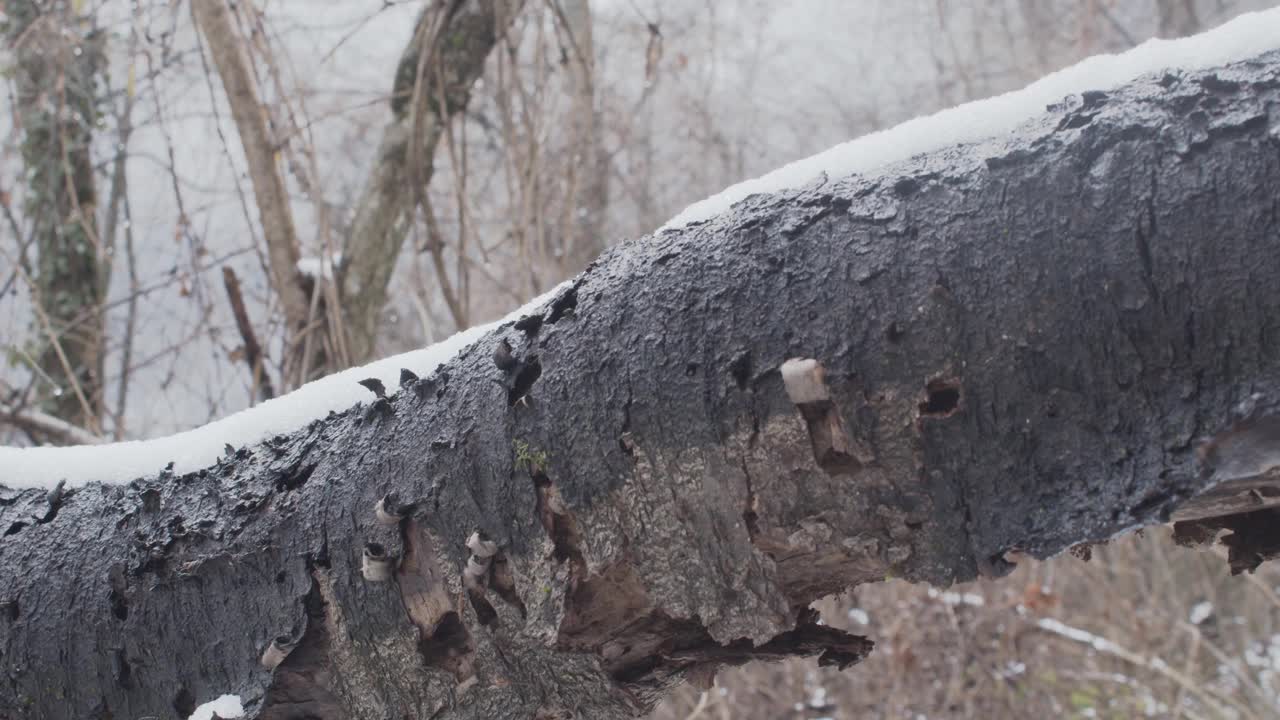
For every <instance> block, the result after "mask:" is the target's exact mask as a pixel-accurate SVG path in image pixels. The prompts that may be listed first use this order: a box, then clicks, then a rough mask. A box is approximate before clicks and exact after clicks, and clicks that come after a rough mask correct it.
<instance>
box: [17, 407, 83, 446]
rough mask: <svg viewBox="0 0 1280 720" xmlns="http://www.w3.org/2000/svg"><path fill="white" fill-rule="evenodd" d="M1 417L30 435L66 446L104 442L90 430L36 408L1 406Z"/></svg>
mask: <svg viewBox="0 0 1280 720" xmlns="http://www.w3.org/2000/svg"><path fill="white" fill-rule="evenodd" d="M0 417H3V418H4V419H5V420H6V421H8V422H9V423H11V424H13V425H15V426H17V427H19V428H22V429H23V430H25V431H27V432H29V433H36V434H38V435H44V436H46V437H49V438H53V439H55V440H58V441H61V442H62V444H64V445H97V444H99V443H101V442H102V438H100V437H98V436H97V435H95V434H93V433H91V432H89V431H88V430H85V429H84V428H81V427H79V426H77V425H72V424H71V423H69V422H67V421H65V420H60V419H58V418H56V417H54V416H52V415H50V414H48V413H45V412H41V411H39V410H36V409H34V408H14V407H10V406H8V405H4V404H0Z"/></svg>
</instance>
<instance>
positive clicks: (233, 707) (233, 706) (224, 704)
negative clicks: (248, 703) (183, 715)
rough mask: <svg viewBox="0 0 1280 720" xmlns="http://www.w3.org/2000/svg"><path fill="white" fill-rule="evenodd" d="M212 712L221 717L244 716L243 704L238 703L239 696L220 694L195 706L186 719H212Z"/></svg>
mask: <svg viewBox="0 0 1280 720" xmlns="http://www.w3.org/2000/svg"><path fill="white" fill-rule="evenodd" d="M214 713H217V714H218V717H222V718H238V717H244V706H242V705H241V704H240V696H239V695H222V696H221V697H219V698H218V699H217V700H210V701H209V702H207V703H205V704H203V705H201V706H200V707H198V708H196V710H195V712H193V713H191V717H189V718H187V720H212V718H213V714H214Z"/></svg>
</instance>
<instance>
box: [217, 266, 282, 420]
mask: <svg viewBox="0 0 1280 720" xmlns="http://www.w3.org/2000/svg"><path fill="white" fill-rule="evenodd" d="M222 284H223V286H224V287H226V289H227V300H228V301H230V303H231V314H232V315H234V316H235V319H236V329H238V330H239V331H240V339H241V340H243V341H244V361H245V362H246V363H248V365H249V372H250V373H251V375H252V378H253V386H252V387H253V389H254V390H255V391H260V393H261V395H262V399H263V400H270V399H271V398H273V397H275V396H276V391H275V388H274V387H273V386H272V385H271V378H270V376H268V375H267V373H266V369H265V368H264V367H263V362H262V346H261V345H259V344H258V336H257V335H255V334H254V332H253V325H252V324H250V322H249V313H248V312H247V311H246V310H245V307H244V296H243V295H241V293H240V279H239V278H238V277H236V271H235V270H233V269H231V266H230V265H223V266H222ZM254 394H258V393H257V392H255V393H254Z"/></svg>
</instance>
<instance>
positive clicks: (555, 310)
mask: <svg viewBox="0 0 1280 720" xmlns="http://www.w3.org/2000/svg"><path fill="white" fill-rule="evenodd" d="M579 282H580V281H575V282H574V284H573V285H570V286H569V287H567V288H565V290H564V292H561V293H560V294H559V295H558V296H556V299H555V300H552V301H551V308H550V310H549V311H548V312H547V322H548V323H551V324H555V323H558V322H560V320H561V319H562V318H564V317H565V316H567V315H572V314H573V313H574V312H575V311H576V310H577V307H578V284H579Z"/></svg>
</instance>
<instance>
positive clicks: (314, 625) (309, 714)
mask: <svg viewBox="0 0 1280 720" xmlns="http://www.w3.org/2000/svg"><path fill="white" fill-rule="evenodd" d="M320 572H325V571H324V570H323V569H320V568H316V569H313V570H312V571H311V575H312V577H313V578H315V577H316V573H320ZM302 605H303V622H304V623H305V626H304V628H303V630H302V633H301V637H299V638H298V640H297V641H296V643H292V644H293V647H292V648H290V649H289V651H288V652H287V654H285V655H284V657H283V658H282V659H280V660H279V664H278V665H277V666H276V667H275V668H273V669H271V684H270V685H269V686H268V687H267V690H266V692H265V694H264V697H263V701H262V707H261V709H260V710H259V711H258V713H259V714H258V718H259V720H308V719H313V720H340V719H341V718H345V717H347V713H346V711H345V710H344V708H343V704H342V701H341V700H340V699H339V698H338V696H337V695H335V693H334V690H335V688H334V686H333V673H334V671H335V670H336V668H335V667H334V665H333V660H332V658H331V656H330V636H329V633H330V629H331V628H330V627H329V625H328V618H327V613H326V607H325V600H324V597H323V595H322V593H321V592H320V587H319V581H318V580H313V582H312V584H311V588H310V589H309V590H308V591H307V594H306V596H305V597H304V598H303V601H302ZM264 655H265V654H264ZM183 717H186V716H183Z"/></svg>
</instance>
